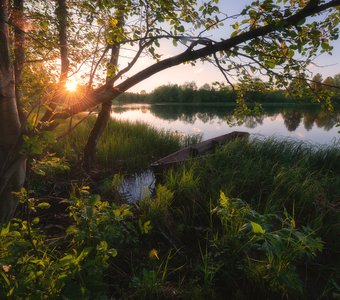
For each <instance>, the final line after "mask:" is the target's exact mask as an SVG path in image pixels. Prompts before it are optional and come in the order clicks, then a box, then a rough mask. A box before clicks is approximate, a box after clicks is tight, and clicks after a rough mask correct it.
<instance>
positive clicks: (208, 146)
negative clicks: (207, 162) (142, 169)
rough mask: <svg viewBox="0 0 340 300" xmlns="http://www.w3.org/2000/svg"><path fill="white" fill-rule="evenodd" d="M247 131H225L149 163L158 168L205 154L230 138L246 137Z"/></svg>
mask: <svg viewBox="0 0 340 300" xmlns="http://www.w3.org/2000/svg"><path fill="white" fill-rule="evenodd" d="M248 136H249V133H248V132H241V131H233V132H231V133H227V134H224V135H221V136H218V137H215V138H212V139H209V140H206V141H203V142H200V143H197V144H195V145H191V146H189V147H186V148H183V149H180V150H178V151H176V152H174V153H172V154H170V155H168V156H165V157H163V158H161V159H159V160H157V161H155V162H154V163H152V164H151V167H152V168H156V169H160V168H168V167H170V166H173V165H175V164H177V163H181V162H184V161H186V160H189V159H190V158H193V157H197V156H202V155H204V154H207V153H208V152H211V151H213V150H214V149H215V148H216V147H217V146H220V145H223V144H226V143H228V142H229V141H231V140H234V139H236V138H248Z"/></svg>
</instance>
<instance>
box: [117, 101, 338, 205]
mask: <svg viewBox="0 0 340 300" xmlns="http://www.w3.org/2000/svg"><path fill="white" fill-rule="evenodd" d="M232 112H233V107H231V106H227V105H223V104H218V105H217V104H215V105H176V104H171V105H165V104H158V105H154V104H153V105H148V104H126V105H119V106H113V110H112V113H111V116H112V118H115V119H117V120H129V121H141V122H144V123H147V124H150V125H151V126H153V127H155V128H158V129H164V130H170V131H175V132H178V133H179V134H183V135H197V134H199V135H201V136H202V139H203V140H206V139H209V138H213V137H216V136H219V135H222V134H225V133H229V132H231V131H235V130H238V131H247V132H249V133H250V134H251V136H252V137H257V138H265V137H275V138H288V139H294V140H298V141H304V142H307V143H310V144H313V145H322V146H323V145H333V144H334V145H336V146H339V145H340V133H338V131H339V130H340V127H336V124H339V123H340V109H338V110H336V111H335V112H334V113H328V112H325V111H322V110H321V109H320V108H318V107H317V106H315V105H289V106H280V107H279V106H277V105H275V106H274V105H273V106H266V107H264V111H263V114H262V115H260V116H256V117H246V118H244V119H243V120H236V119H235V118H233V114H232ZM230 122H232V123H234V124H233V126H232V125H231V124H230ZM236 123H238V124H236ZM154 189H155V176H154V174H153V172H152V171H151V170H145V172H142V173H141V174H134V175H131V176H128V177H126V178H125V180H124V182H123V184H122V185H121V187H120V189H119V191H120V193H121V194H122V195H123V196H124V198H125V199H126V200H127V201H128V202H136V201H138V200H139V199H141V198H144V197H145V196H147V195H150V194H152V193H153V192H154Z"/></svg>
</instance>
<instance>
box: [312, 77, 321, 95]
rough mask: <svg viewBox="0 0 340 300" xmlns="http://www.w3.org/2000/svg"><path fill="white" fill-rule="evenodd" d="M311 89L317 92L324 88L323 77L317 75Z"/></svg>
mask: <svg viewBox="0 0 340 300" xmlns="http://www.w3.org/2000/svg"><path fill="white" fill-rule="evenodd" d="M311 88H312V90H313V91H317V90H319V89H321V88H322V75H321V74H320V73H317V74H316V75H315V76H314V77H313V79H312V82H311Z"/></svg>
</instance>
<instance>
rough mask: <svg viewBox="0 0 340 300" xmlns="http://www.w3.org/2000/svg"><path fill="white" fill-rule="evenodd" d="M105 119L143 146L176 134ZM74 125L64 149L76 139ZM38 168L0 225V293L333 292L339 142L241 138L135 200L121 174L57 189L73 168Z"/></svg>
mask: <svg viewBox="0 0 340 300" xmlns="http://www.w3.org/2000/svg"><path fill="white" fill-rule="evenodd" d="M90 122H91V121H90ZM110 126H112V128H111V129H110V130H113V128H115V130H116V131H119V130H121V131H122V132H125V133H127V132H129V130H130V129H131V130H132V129H135V130H136V131H138V129H139V130H140V131H138V134H139V135H143V137H144V140H145V143H146V145H148V144H149V142H148V138H145V137H146V136H148V135H149V134H151V133H150V132H152V134H151V136H152V138H153V139H156V138H158V139H159V140H157V141H162V140H164V141H165V142H164V144H167V142H168V140H169V139H172V138H173V137H171V136H168V135H167V134H166V133H159V136H158V137H156V135H157V134H156V133H155V135H153V134H154V133H153V129H146V127H144V125H141V124H137V125H128V123H122V124H121V123H119V122H116V121H114V122H112V124H111V125H110ZM130 127H131V128H130ZM140 128H142V129H140ZM81 130H82V129H81V127H80V128H79V129H78V132H77V133H76V132H75V133H74V135H72V137H71V138H69V139H68V140H67V142H64V143H63V146H64V147H65V148H66V149H68V147H71V146H70V145H71V142H72V140H73V143H74V144H73V145H77V143H80V142H81V139H79V140H76V138H80V137H81ZM116 131H111V132H112V135H113V133H114V135H115V136H120V135H121V134H122V133H116ZM132 131H133V130H132ZM149 131H150V132H149ZM138 134H137V135H138ZM150 139H151V137H150ZM117 140H118V141H119V139H117ZM175 140H176V139H175ZM129 141H130V142H131V144H130V145H129V146H127V148H126V149H132V148H134V147H135V144H134V141H133V138H129V139H128V140H127V143H129ZM176 141H177V144H176V145H177V146H178V145H179V144H178V143H179V141H178V139H177V140H176ZM140 143H141V144H140V145H139V148H137V150H135V151H137V152H138V151H139V149H141V148H142V147H146V146H145V145H143V143H142V142H140ZM173 143H174V142H173ZM104 146H105V144H102V145H101V146H100V147H104ZM76 149H77V148H76ZM150 149H151V148H150ZM100 151H102V150H100ZM110 151H111V150H110ZM126 151H127V153H128V154H127V156H124V159H127V160H128V155H129V153H130V152H129V150H126ZM143 151H144V150H143ZM66 153H68V155H69V158H71V159H74V156H73V155H75V154H72V153H73V152H71V150H67V151H66ZM131 155H135V154H131ZM104 157H105V155H104ZM132 157H133V156H132ZM143 159H144V160H145V162H144V163H149V162H150V161H151V160H152V155H150V156H148V157H144V158H143ZM112 162H114V158H112ZM98 163H99V166H101V167H102V168H104V169H105V168H106V167H107V163H108V161H107V160H106V159H103V160H101V159H100V160H99V161H98ZM134 165H135V164H134V162H133V163H132V165H131V166H134ZM35 168H36V170H35V171H37V170H43V171H44V172H35V173H34V174H31V175H30V176H29V178H30V180H29V181H28V186H27V187H26V189H24V188H23V189H22V190H21V192H19V193H17V194H16V196H17V197H18V198H19V200H20V203H21V209H20V211H21V213H20V214H18V215H17V218H16V219H13V220H12V221H11V222H10V223H8V224H7V225H4V226H3V227H2V228H1V231H0V298H1V299H3V298H4V299H6V298H9V299H25V298H29V299H34V298H35V299H56V298H58V299H94V298H96V299H111V298H112V297H113V298H119V299H225V297H226V295H228V297H229V298H230V299H279V298H289V299H299V298H302V299H332V298H334V299H336V297H338V296H339V293H340V290H339V286H338V282H339V278H340V274H339V269H338V267H337V266H339V252H340V245H339V242H338V233H339V226H340V224H339V220H340V212H339V207H338V206H337V203H338V201H339V198H340V191H339V188H338V187H339V186H340V173H339V170H340V150H339V149H338V148H335V147H334V148H327V149H314V148H311V147H309V146H307V145H305V144H299V143H291V142H287V141H284V142H279V141H274V140H267V141H264V142H261V141H246V140H238V141H235V142H232V143H230V144H228V145H226V146H225V147H223V148H221V149H219V150H218V151H217V152H216V153H215V154H212V155H209V156H207V157H205V158H204V159H200V160H199V161H196V160H193V161H191V162H189V163H188V164H187V165H185V166H183V168H181V169H177V170H169V171H168V172H166V173H165V174H164V177H163V182H162V183H161V184H158V186H157V188H156V191H155V195H153V196H150V197H149V198H146V199H144V200H142V201H140V202H138V203H137V204H135V205H127V204H118V203H119V201H120V199H119V197H118V196H117V189H118V186H119V184H120V182H121V180H122V177H121V176H120V175H119V174H116V175H114V176H113V177H112V175H111V176H110V177H108V178H106V180H103V181H101V183H99V182H98V181H93V180H91V179H88V178H87V179H79V177H78V178H77V181H74V180H73V181H72V180H71V179H70V178H67V179H66V181H67V182H68V185H67V188H68V191H66V190H65V187H64V188H63V189H62V190H61V191H60V193H59V194H58V195H57V196H58V197H57V196H56V195H55V194H53V193H51V191H50V190H49V191H45V190H44V188H45V187H46V182H47V181H50V182H51V183H52V182H53V184H54V185H55V180H58V181H59V182H61V181H62V180H63V179H65V177H68V176H71V177H72V172H74V170H73V171H72V172H71V171H70V168H69V166H68V164H67V163H66V162H65V160H59V159H56V158H55V157H53V156H51V157H50V159H49V161H47V160H44V161H40V162H38V161H37V162H36V164H35ZM38 174H40V175H38ZM41 179H44V183H42V182H41ZM69 182H73V183H72V184H71V186H70V185H69ZM98 184H99V185H102V187H98ZM99 190H101V191H104V192H103V193H101V195H98V194H97V191H99ZM54 193H56V190H55V188H54Z"/></svg>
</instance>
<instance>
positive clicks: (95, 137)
mask: <svg viewBox="0 0 340 300" xmlns="http://www.w3.org/2000/svg"><path fill="white" fill-rule="evenodd" d="M118 58H119V47H118V46H113V47H112V49H111V59H110V66H111V67H115V66H117V64H118ZM109 69H111V68H110V67H109ZM108 73H109V72H108ZM106 82H107V83H108V82H110V76H109V75H108V76H107V77H106ZM111 106H112V101H111V100H108V101H106V102H104V103H103V104H102V105H101V110H100V112H99V114H98V116H97V119H96V123H95V124H94V126H93V128H92V130H91V132H90V134H89V137H88V138H87V142H86V145H85V148H84V158H83V168H84V169H85V170H86V171H90V170H91V169H92V167H93V166H94V164H95V161H96V149H97V145H98V142H99V139H100V137H101V136H102V134H103V132H104V129H105V128H106V126H107V124H108V122H109V120H110V113H111Z"/></svg>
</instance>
